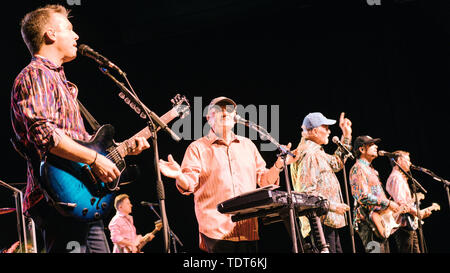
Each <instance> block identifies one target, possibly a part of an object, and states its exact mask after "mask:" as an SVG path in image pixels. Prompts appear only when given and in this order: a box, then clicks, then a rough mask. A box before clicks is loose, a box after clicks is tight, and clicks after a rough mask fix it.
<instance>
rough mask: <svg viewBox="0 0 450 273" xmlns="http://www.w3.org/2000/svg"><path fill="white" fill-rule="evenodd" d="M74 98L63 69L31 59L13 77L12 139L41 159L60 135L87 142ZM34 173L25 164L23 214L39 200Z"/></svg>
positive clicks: (44, 61)
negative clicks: (14, 135) (13, 133)
mask: <svg viewBox="0 0 450 273" xmlns="http://www.w3.org/2000/svg"><path fill="white" fill-rule="evenodd" d="M77 95H78V89H77V87H76V86H75V85H74V84H73V83H71V82H69V81H67V79H66V76H65V74H64V69H63V67H62V66H56V65H55V64H53V63H52V62H51V61H49V60H47V59H45V58H43V57H40V56H35V57H33V58H32V60H31V62H30V64H28V66H26V67H25V68H24V69H23V70H22V71H21V72H20V74H19V75H18V76H17V77H16V79H15V81H14V85H13V89H12V92H11V122H12V126H13V129H14V132H15V134H16V138H17V139H18V140H19V141H20V142H21V143H22V144H23V145H24V146H25V147H26V148H27V150H28V152H29V153H30V154H33V155H35V156H36V157H37V158H39V159H42V156H43V155H44V154H45V153H46V152H48V151H49V150H50V149H51V148H52V147H54V146H56V145H57V144H58V142H59V139H60V136H61V135H62V134H66V135H68V136H70V137H71V138H73V139H78V140H84V141H86V140H88V139H89V138H90V136H89V134H88V133H87V132H86V130H85V127H84V123H83V119H82V117H81V115H80V112H79V108H78V102H77V99H76V98H77ZM39 159H37V160H39ZM34 164H36V163H34ZM36 171H38V170H35V169H33V166H32V163H31V162H27V187H26V191H25V194H24V211H26V210H27V209H28V208H30V207H31V206H33V205H34V204H35V203H37V202H38V201H39V200H41V199H42V197H43V195H42V192H41V190H40V188H39V184H38V178H37V176H38V175H39V173H35V172H36Z"/></svg>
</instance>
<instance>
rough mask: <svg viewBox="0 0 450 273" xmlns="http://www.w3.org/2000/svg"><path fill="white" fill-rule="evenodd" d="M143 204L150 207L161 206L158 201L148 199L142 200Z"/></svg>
mask: <svg viewBox="0 0 450 273" xmlns="http://www.w3.org/2000/svg"><path fill="white" fill-rule="evenodd" d="M141 205H143V206H149V207H157V206H159V204H158V203H150V202H147V201H142V202H141Z"/></svg>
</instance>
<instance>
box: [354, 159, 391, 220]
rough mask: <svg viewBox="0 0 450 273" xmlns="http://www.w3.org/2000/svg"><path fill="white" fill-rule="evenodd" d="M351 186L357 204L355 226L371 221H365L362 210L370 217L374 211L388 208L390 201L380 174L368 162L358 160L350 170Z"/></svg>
mask: <svg viewBox="0 0 450 273" xmlns="http://www.w3.org/2000/svg"><path fill="white" fill-rule="evenodd" d="M350 186H351V188H352V195H353V198H354V199H355V202H356V205H355V208H354V213H353V215H354V216H355V218H354V223H355V224H356V223H358V222H360V221H368V220H369V219H365V217H364V213H363V212H362V211H361V209H365V211H366V212H367V213H368V216H369V217H370V214H371V213H372V212H373V211H379V210H384V209H386V208H387V207H388V205H389V200H388V199H387V198H386V194H385V192H384V190H383V187H382V185H381V182H380V179H379V175H378V172H377V171H376V170H375V169H374V168H373V167H372V165H371V164H370V163H369V162H368V161H366V160H364V159H361V158H359V159H357V160H356V162H355V164H354V165H353V167H352V168H351V170H350ZM354 226H355V227H356V225H354Z"/></svg>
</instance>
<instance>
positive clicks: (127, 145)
mask: <svg viewBox="0 0 450 273" xmlns="http://www.w3.org/2000/svg"><path fill="white" fill-rule="evenodd" d="M176 117H178V111H177V109H176V107H174V108H172V109H171V110H170V111H169V112H167V113H165V114H164V115H163V116H162V117H160V119H161V121H162V122H164V123H166V124H167V123H169V122H170V121H172V120H173V119H175V118H176ZM160 129H161V127H158V128H157V129H156V131H159V130H160ZM151 136H152V132H151V131H150V129H149V128H148V127H145V128H144V129H142V130H141V131H139V132H138V133H137V134H135V135H134V136H132V137H130V138H129V139H127V140H125V141H123V142H122V143H120V145H119V146H117V148H116V151H117V152H118V153H119V155H120V156H121V157H122V158H124V157H125V156H126V155H127V154H128V153H129V152H130V151H131V150H132V149H134V148H136V138H138V137H144V138H145V139H149V138H150V137H151Z"/></svg>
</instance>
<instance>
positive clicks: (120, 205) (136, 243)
mask: <svg viewBox="0 0 450 273" xmlns="http://www.w3.org/2000/svg"><path fill="white" fill-rule="evenodd" d="M114 207H115V208H116V210H117V213H116V215H115V216H114V217H113V218H112V219H111V221H110V222H109V225H108V228H109V230H110V232H111V241H112V242H113V243H114V248H113V253H130V252H131V253H138V252H141V250H142V248H143V247H144V245H145V244H146V243H147V242H149V241H151V240H153V238H155V233H156V232H157V231H159V230H160V229H161V228H162V223H161V221H159V222H156V223H155V229H154V230H153V231H152V232H149V233H147V234H146V235H145V236H141V235H138V234H136V227H135V226H134V221H133V217H132V216H131V215H130V213H131V212H132V208H133V205H132V204H131V202H130V198H129V196H128V195H127V194H120V195H118V196H116V199H115V200H114Z"/></svg>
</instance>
